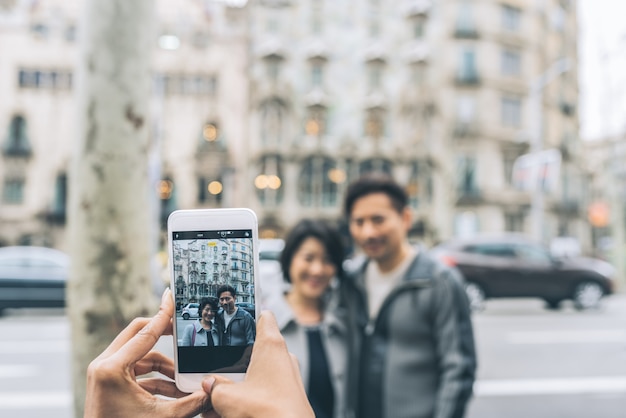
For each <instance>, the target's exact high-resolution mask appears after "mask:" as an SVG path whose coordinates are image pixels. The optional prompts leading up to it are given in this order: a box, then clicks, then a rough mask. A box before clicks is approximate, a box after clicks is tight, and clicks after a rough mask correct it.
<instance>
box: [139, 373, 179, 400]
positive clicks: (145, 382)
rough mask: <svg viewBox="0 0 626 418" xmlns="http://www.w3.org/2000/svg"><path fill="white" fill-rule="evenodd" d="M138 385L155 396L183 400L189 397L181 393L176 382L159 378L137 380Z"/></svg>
mask: <svg viewBox="0 0 626 418" xmlns="http://www.w3.org/2000/svg"><path fill="white" fill-rule="evenodd" d="M137 384H139V386H141V387H142V388H143V389H144V390H146V391H147V392H150V393H151V394H153V395H163V396H167V397H168V398H182V397H183V396H187V395H189V394H188V393H186V392H182V391H180V390H179V389H178V388H177V387H176V384H175V383H174V382H170V381H169V380H163V379H160V378H158V377H151V378H147V379H139V380H137Z"/></svg>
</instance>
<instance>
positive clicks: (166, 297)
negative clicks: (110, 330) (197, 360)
mask: <svg viewBox="0 0 626 418" xmlns="http://www.w3.org/2000/svg"><path fill="white" fill-rule="evenodd" d="M173 312H174V301H173V299H172V293H171V291H170V290H169V288H167V289H165V292H163V297H162V298H161V307H160V308H159V312H157V314H156V315H155V316H154V317H153V318H152V319H151V320H150V322H148V323H147V324H146V326H145V327H143V328H142V329H141V330H140V331H139V332H138V333H137V334H135V335H134V336H133V337H132V338H131V339H130V340H129V341H128V342H127V343H126V344H124V345H123V346H122V347H120V349H119V350H118V351H117V353H115V354H113V355H112V357H115V358H118V359H120V360H121V361H122V362H123V363H125V364H127V365H130V364H134V363H135V362H137V361H139V360H140V359H141V358H143V357H144V356H145V355H146V354H147V353H148V351H150V350H151V349H152V348H153V347H154V345H155V344H156V342H157V341H158V340H159V338H160V337H161V335H163V332H164V331H165V330H166V329H167V328H168V326H169V325H170V323H171V319H172V315H173Z"/></svg>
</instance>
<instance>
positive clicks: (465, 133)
mask: <svg viewBox="0 0 626 418" xmlns="http://www.w3.org/2000/svg"><path fill="white" fill-rule="evenodd" d="M478 134H479V129H478V123H476V122H475V121H457V122H456V123H455V124H454V128H453V130H452V136H453V137H454V138H472V137H476V136H478Z"/></svg>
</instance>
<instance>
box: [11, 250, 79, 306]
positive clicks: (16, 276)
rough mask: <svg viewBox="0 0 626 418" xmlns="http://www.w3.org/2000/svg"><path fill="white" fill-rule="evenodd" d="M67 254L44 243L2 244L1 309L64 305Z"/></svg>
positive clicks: (67, 268) (67, 272)
mask: <svg viewBox="0 0 626 418" xmlns="http://www.w3.org/2000/svg"><path fill="white" fill-rule="evenodd" d="M69 264H70V258H69V256H68V255H67V254H65V253H63V252H61V251H58V250H55V249H52V248H45V247H29V246H16V247H3V248H0V312H1V311H2V310H4V309H6V308H57V307H64V306H65V287H66V286H65V285H66V282H67V277H68V274H69Z"/></svg>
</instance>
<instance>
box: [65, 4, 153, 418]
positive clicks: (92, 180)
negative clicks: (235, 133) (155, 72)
mask: <svg viewBox="0 0 626 418" xmlns="http://www.w3.org/2000/svg"><path fill="white" fill-rule="evenodd" d="M84 7H85V10H84V14H83V20H82V22H81V26H80V27H81V32H80V37H81V42H82V45H81V53H80V62H79V67H78V80H77V83H76V90H77V99H78V113H77V114H78V121H77V127H78V129H77V143H76V147H75V153H74V155H73V165H72V169H71V172H70V175H71V179H70V181H71V188H70V206H69V217H68V238H69V245H70V253H71V256H72V270H71V274H70V280H69V282H68V289H67V292H68V294H67V298H68V314H69V316H70V321H71V326H72V347H73V385H74V412H75V416H76V417H81V416H83V410H84V402H85V385H86V371H87V366H88V365H89V362H90V361H91V360H93V359H94V358H95V357H96V356H98V355H99V354H100V353H101V352H102V351H103V350H104V348H106V346H107V345H108V344H109V343H110V342H111V341H112V340H113V338H114V337H115V336H116V335H117V334H118V332H119V331H120V330H121V329H122V328H123V327H125V326H126V325H127V324H128V323H129V322H130V320H132V318H134V317H136V316H145V315H148V314H149V313H151V312H152V311H153V309H154V307H155V298H154V295H153V293H152V287H151V279H150V258H151V252H152V250H153V248H154V245H153V243H152V242H151V241H152V238H153V237H154V236H155V234H154V233H153V230H152V228H154V227H155V225H154V224H153V223H152V222H151V220H152V216H151V212H150V207H149V205H150V202H151V200H150V193H152V192H153V190H154V186H153V185H151V184H150V181H149V175H148V155H149V147H150V140H149V126H148V125H149V123H148V112H149V99H150V88H151V79H152V78H151V77H152V74H151V68H150V66H151V52H152V50H153V48H154V43H155V32H154V20H155V19H154V2H153V0H132V1H128V0H88V1H86V2H85V3H84Z"/></svg>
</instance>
